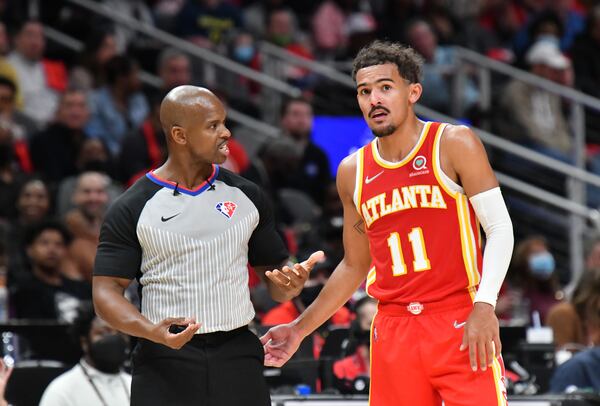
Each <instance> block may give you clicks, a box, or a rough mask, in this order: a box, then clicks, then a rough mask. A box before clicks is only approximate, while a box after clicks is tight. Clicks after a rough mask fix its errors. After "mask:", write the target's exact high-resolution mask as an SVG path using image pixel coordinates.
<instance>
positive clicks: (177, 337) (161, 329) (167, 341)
mask: <svg viewBox="0 0 600 406" xmlns="http://www.w3.org/2000/svg"><path fill="white" fill-rule="evenodd" d="M172 324H177V325H180V326H187V327H186V328H185V330H183V331H182V332H180V333H177V334H173V333H171V332H169V327H171V325H172ZM199 328H200V323H196V320H194V319H191V318H185V317H169V318H166V319H164V320H163V321H161V322H160V323H158V324H156V326H155V327H154V331H153V333H154V334H153V336H154V337H155V338H156V339H155V340H153V341H156V342H157V343H160V344H163V345H166V346H167V347H169V348H173V349H174V350H178V349H180V348H181V347H183V346H184V345H185V343H187V342H188V341H190V340H191V339H192V337H193V336H194V334H195V333H196V331H198V329H199Z"/></svg>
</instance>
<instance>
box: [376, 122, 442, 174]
mask: <svg viewBox="0 0 600 406" xmlns="http://www.w3.org/2000/svg"><path fill="white" fill-rule="evenodd" d="M430 126H431V122H430V121H427V122H426V123H425V124H424V125H423V129H422V130H421V134H420V135H419V140H418V141H417V143H416V144H415V146H414V147H412V149H411V150H410V152H409V153H408V155H406V156H405V157H404V158H403V159H402V160H401V161H400V162H390V161H386V160H385V159H383V158H382V157H381V155H379V150H378V149H377V138H375V139H374V140H373V141H371V151H372V153H373V159H374V160H375V162H376V163H377V164H378V165H379V166H381V167H383V168H386V169H396V168H400V167H401V166H403V165H405V164H406V163H407V162H410V160H411V159H413V158H414V156H415V155H416V154H417V152H418V151H419V150H420V149H421V146H423V143H424V142H425V139H426V138H427V133H428V132H429V127H430Z"/></svg>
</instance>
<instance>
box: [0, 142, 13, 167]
mask: <svg viewBox="0 0 600 406" xmlns="http://www.w3.org/2000/svg"><path fill="white" fill-rule="evenodd" d="M13 159H14V148H13V146H12V145H11V144H0V168H4V167H6V166H7V165H9V164H10V163H11V162H12V161H13Z"/></svg>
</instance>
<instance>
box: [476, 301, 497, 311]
mask: <svg viewBox="0 0 600 406" xmlns="http://www.w3.org/2000/svg"><path fill="white" fill-rule="evenodd" d="M473 309H474V310H475V309H477V310H478V311H483V312H492V313H494V305H493V304H491V303H487V302H475V303H474V304H473Z"/></svg>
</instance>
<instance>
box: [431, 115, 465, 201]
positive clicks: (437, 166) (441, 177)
mask: <svg viewBox="0 0 600 406" xmlns="http://www.w3.org/2000/svg"><path fill="white" fill-rule="evenodd" d="M446 125H447V124H445V123H444V124H441V125H440V126H439V127H438V130H437V132H436V134H435V139H434V141H433V153H432V154H431V155H432V157H433V174H434V175H435V178H436V179H437V181H438V183H439V184H440V185H441V186H442V187H443V188H444V190H445V191H446V193H448V194H449V195H450V196H452V197H454V198H455V199H456V196H457V195H458V194H462V193H464V190H463V188H462V187H461V186H460V185H458V184H457V183H456V182H454V181H453V180H452V179H450V177H449V176H448V175H446V174H445V173H444V171H443V170H442V165H441V163H440V144H441V140H442V134H443V133H444V130H445V129H446Z"/></svg>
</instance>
